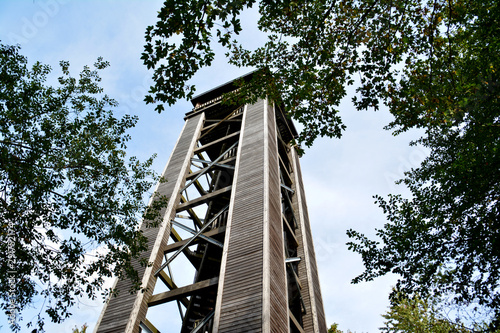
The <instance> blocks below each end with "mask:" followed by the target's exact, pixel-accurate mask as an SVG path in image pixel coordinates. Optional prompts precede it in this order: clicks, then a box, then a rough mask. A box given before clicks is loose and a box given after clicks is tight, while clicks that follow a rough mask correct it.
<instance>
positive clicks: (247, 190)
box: [214, 100, 289, 332]
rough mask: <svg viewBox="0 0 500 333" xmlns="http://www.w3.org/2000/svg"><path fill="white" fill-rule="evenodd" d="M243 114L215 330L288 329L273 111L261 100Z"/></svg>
mask: <svg viewBox="0 0 500 333" xmlns="http://www.w3.org/2000/svg"><path fill="white" fill-rule="evenodd" d="M243 118H244V120H243V124H242V130H241V136H240V146H239V153H238V159H237V162H236V170H235V180H234V182H233V184H234V185H233V186H234V187H233V192H232V193H233V194H232V199H231V205H232V208H231V209H230V216H229V221H228V226H227V231H226V243H225V249H224V255H223V262H222V265H223V269H222V271H221V277H220V279H221V282H219V289H218V298H217V299H218V302H217V306H216V313H215V318H214V331H216V332H287V331H288V322H289V318H288V309H287V301H286V271H285V266H284V253H283V251H284V250H283V238H282V237H283V236H282V234H283V230H282V225H283V224H282V218H281V205H280V191H281V188H280V177H279V161H278V153H277V139H276V129H275V128H276V127H275V116H274V113H273V109H272V106H268V105H267V101H264V100H260V101H258V102H257V103H256V104H254V105H250V106H247V107H246V110H245V112H244V116H243ZM242 286H244V287H243V288H242Z"/></svg>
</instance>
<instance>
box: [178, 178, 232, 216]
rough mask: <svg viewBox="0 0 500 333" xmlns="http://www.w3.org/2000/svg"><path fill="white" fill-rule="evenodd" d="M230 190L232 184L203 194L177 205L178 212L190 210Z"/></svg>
mask: <svg viewBox="0 0 500 333" xmlns="http://www.w3.org/2000/svg"><path fill="white" fill-rule="evenodd" d="M229 191H231V185H230V186H226V187H224V188H221V189H219V190H216V191H213V192H211V193H208V194H206V195H204V196H201V197H199V198H196V199H193V200H190V201H188V202H185V203H182V204H180V205H178V206H177V213H179V212H182V211H184V210H188V209H190V208H193V207H196V206H199V205H202V204H204V203H207V202H208V201H210V200H213V199H214V198H215V197H217V196H219V195H222V194H225V193H227V192H229Z"/></svg>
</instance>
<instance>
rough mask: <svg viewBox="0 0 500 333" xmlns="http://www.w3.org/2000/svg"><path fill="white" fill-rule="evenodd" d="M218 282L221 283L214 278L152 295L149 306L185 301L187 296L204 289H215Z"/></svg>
mask: <svg viewBox="0 0 500 333" xmlns="http://www.w3.org/2000/svg"><path fill="white" fill-rule="evenodd" d="M218 282H219V278H213V279H209V280H204V281H200V282H197V283H193V284H190V285H188V286H185V287H180V288H177V289H172V290H170V291H165V292H163V293H159V294H156V295H152V296H151V297H150V298H149V301H148V306H155V305H160V304H164V303H167V302H170V301H174V300H180V299H183V298H185V297H187V296H191V295H193V294H194V293H196V292H198V291H200V290H203V289H206V288H209V287H213V286H215V285H217V283H218Z"/></svg>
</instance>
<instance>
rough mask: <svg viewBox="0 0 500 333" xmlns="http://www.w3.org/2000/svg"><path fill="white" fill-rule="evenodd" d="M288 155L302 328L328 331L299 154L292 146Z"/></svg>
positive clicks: (322, 332)
mask: <svg viewBox="0 0 500 333" xmlns="http://www.w3.org/2000/svg"><path fill="white" fill-rule="evenodd" d="M291 159H292V164H293V174H294V178H295V179H294V186H293V190H294V191H295V193H296V195H295V196H294V199H293V209H294V211H295V213H296V217H297V219H298V226H299V228H298V229H297V230H296V237H297V239H298V241H299V243H300V246H299V247H298V251H297V252H298V255H299V257H300V258H302V260H301V261H300V263H299V274H298V275H299V279H300V283H301V286H302V290H301V293H302V299H303V301H304V305H305V308H306V314H304V315H303V317H302V320H303V327H304V331H305V332H320V333H327V324H326V318H325V312H324V308H323V299H322V297H321V288H320V285H319V276H318V267H317V264H316V255H315V252H314V244H313V240H312V233H311V227H310V223H309V214H308V211H307V204H306V198H305V192H304V185H303V183H302V175H301V170H300V164H299V157H298V154H297V152H296V151H295V149H292V151H291Z"/></svg>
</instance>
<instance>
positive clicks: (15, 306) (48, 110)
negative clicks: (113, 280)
mask: <svg viewBox="0 0 500 333" xmlns="http://www.w3.org/2000/svg"><path fill="white" fill-rule="evenodd" d="M60 65H61V71H62V75H61V76H60V77H59V79H58V83H57V85H54V86H51V85H48V84H47V80H48V75H49V74H50V72H51V68H50V67H49V66H47V65H43V64H41V63H39V62H36V63H34V65H33V66H32V67H30V66H28V63H27V59H26V58H25V57H24V56H22V55H21V54H20V53H19V48H18V47H15V46H7V45H3V44H0V221H1V222H0V252H1V253H3V255H2V259H1V260H0V298H1V300H2V303H1V306H2V309H3V310H4V311H5V312H6V313H7V315H8V317H9V319H10V324H11V325H10V326H11V329H13V330H19V329H20V326H19V323H20V322H21V318H22V316H23V312H24V311H25V310H26V309H28V308H29V307H33V306H35V305H36V306H37V307H39V306H40V305H41V304H43V306H42V307H41V308H38V309H39V311H40V315H39V317H38V319H37V322H36V323H32V322H29V324H30V325H36V326H38V328H39V329H42V328H43V324H44V321H45V320H46V318H47V316H48V318H49V319H50V320H52V321H53V322H56V323H58V322H61V321H62V320H64V319H65V318H67V317H69V316H70V315H71V313H70V309H69V308H70V307H71V306H72V305H74V304H75V302H76V301H77V299H78V298H79V297H81V296H85V297H89V298H90V299H95V298H96V297H98V296H100V294H101V293H105V292H106V291H105V290H104V287H103V284H104V282H105V280H106V278H109V277H111V276H112V275H115V276H118V277H127V278H130V279H132V281H133V282H134V283H135V287H137V288H138V286H139V283H140V281H139V279H138V277H137V274H136V272H135V270H134V269H133V267H132V266H131V259H132V258H133V257H136V256H137V255H138V254H139V253H140V252H141V251H143V250H144V249H145V244H146V243H145V238H144V236H142V233H141V232H140V231H138V230H137V224H138V221H139V218H140V217H141V216H142V214H143V213H144V212H145V204H144V200H143V199H144V194H145V193H146V191H147V190H148V189H149V188H150V187H151V185H152V181H153V177H154V174H153V173H152V171H151V170H150V169H149V167H150V165H151V163H152V159H149V160H147V161H145V162H140V161H139V160H137V159H136V158H131V159H127V158H126V156H125V149H126V144H127V141H128V140H129V139H130V137H129V136H128V134H127V133H126V131H127V130H128V129H130V128H131V127H133V126H134V125H135V123H136V121H137V118H136V117H134V116H129V115H124V116H123V117H120V118H119V117H116V116H115V114H114V112H113V108H114V107H115V106H116V104H117V103H116V101H114V100H113V99H111V98H110V97H108V96H107V95H105V94H104V93H103V89H102V88H101V87H100V86H99V81H100V77H99V71H101V70H103V69H105V68H106V67H107V66H108V63H107V62H105V61H103V60H102V59H99V60H98V61H97V62H96V63H95V65H94V66H95V67H94V68H90V67H85V68H84V69H83V71H82V72H81V73H80V75H79V76H77V77H73V76H71V74H70V72H69V63H68V62H64V61H63V62H61V63H60ZM158 202H159V201H158ZM155 205H157V204H155ZM154 209H155V208H154V207H152V208H151V209H150V210H149V211H148V212H146V213H147V217H150V218H151V220H152V221H154V219H155V214H156V213H155V211H154ZM123 292H127V291H123ZM44 313H45V314H44Z"/></svg>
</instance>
